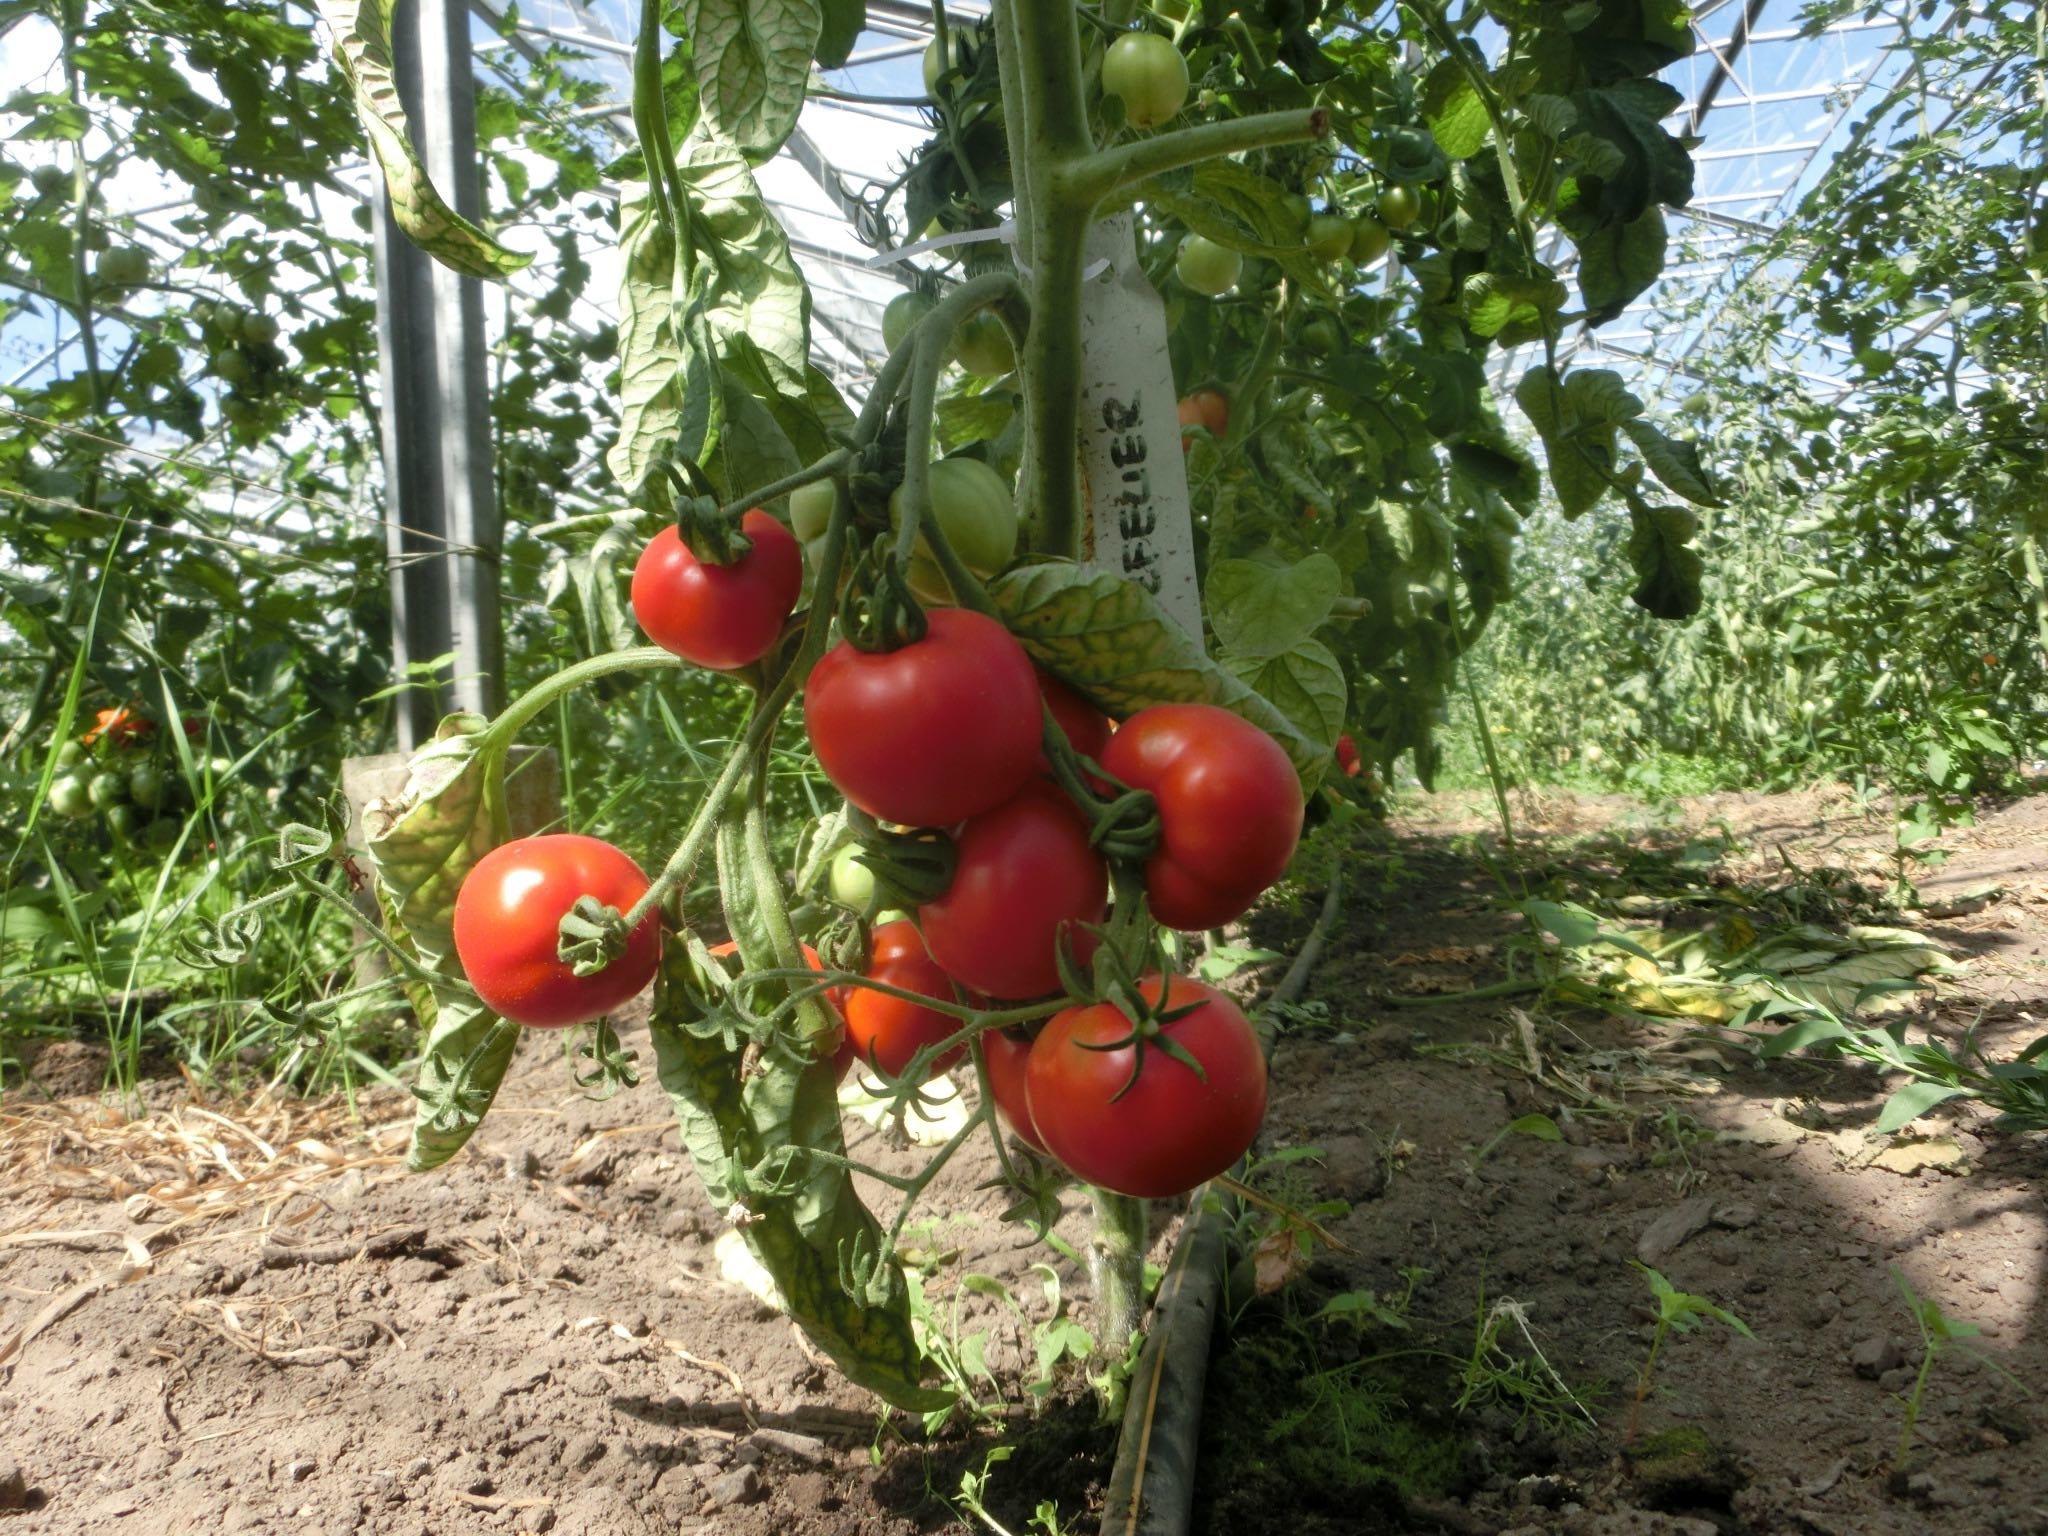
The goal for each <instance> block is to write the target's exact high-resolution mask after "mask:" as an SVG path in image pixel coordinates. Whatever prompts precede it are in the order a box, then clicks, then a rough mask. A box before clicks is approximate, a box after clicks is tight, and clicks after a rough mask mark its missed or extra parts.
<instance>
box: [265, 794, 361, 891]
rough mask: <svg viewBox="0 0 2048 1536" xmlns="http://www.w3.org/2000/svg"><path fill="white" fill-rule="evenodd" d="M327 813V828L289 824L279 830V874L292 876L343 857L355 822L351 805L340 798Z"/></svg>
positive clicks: (296, 823)
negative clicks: (321, 863)
mask: <svg viewBox="0 0 2048 1536" xmlns="http://www.w3.org/2000/svg"><path fill="white" fill-rule="evenodd" d="M326 810H327V817H328V824H327V825H326V826H320V827H315V826H310V825H308V824H307V823H306V822H303V821H288V822H286V823H285V824H284V825H283V826H281V827H279V828H278V829H277V858H276V860H275V861H274V862H275V864H276V867H277V868H278V870H279V871H281V872H285V873H289V872H290V871H292V870H295V869H305V868H307V867H308V866H310V865H313V864H318V863H320V862H321V861H322V860H325V859H331V858H336V857H339V855H340V853H341V848H342V843H343V840H344V839H345V838H346V837H347V836H348V828H349V822H350V819H351V813H350V811H349V808H348V801H347V800H346V799H344V798H343V797H342V796H340V795H336V796H334V797H333V798H332V799H330V800H329V801H328V802H327V805H326Z"/></svg>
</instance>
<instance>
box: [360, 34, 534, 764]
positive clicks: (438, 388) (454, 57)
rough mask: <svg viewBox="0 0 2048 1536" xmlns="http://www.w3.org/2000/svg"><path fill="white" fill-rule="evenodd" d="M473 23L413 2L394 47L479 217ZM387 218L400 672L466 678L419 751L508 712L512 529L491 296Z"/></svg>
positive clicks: (418, 738) (383, 246)
mask: <svg viewBox="0 0 2048 1536" xmlns="http://www.w3.org/2000/svg"><path fill="white" fill-rule="evenodd" d="M469 24H470V23H469V6H468V5H467V3H465V0H414V3H413V4H411V5H407V6H401V7H399V8H398V11H397V14H396V16H395V17H394V20H393V37H392V45H393V48H392V52H393V63H394V65H395V69H396V74H397V78H398V90H399V96H400V99H401V100H402V101H403V102H404V105H405V111H406V115H407V116H408V118H409V119H410V120H411V123H412V128H413V139H414V143H415V144H416V145H417V147H418V149H419V153H420V158H421V159H422V160H423V161H424V162H425V163H426V168H427V174H428V175H429V176H430V177H431V178H432V180H433V183H434V185H435V186H436V187H438V188H439V189H440V190H441V193H442V195H443V196H444V197H445V198H446V199H447V200H448V202H449V203H450V205H452V206H453V207H454V209H455V210H456V211H457V212H458V213H460V214H462V215H463V216H464V217H465V218H468V219H472V220H475V219H479V218H480V216H481V207H480V205H481V201H482V197H481V189H480V186H479V176H478V170H477V158H476V90H475V82H474V79H473V77H472V75H471V64H470V40H469ZM373 207H374V210H375V225H374V238H375V244H376V261H377V343H378V353H379V371H380V376H381V379H382V386H383V393H384V419H383V432H384V480H385V531H386V541H387V546H388V549H389V558H390V566H391V610H392V613H391V630H392V634H391V657H392V663H393V670H394V671H395V672H396V673H398V674H399V675H400V676H401V677H403V676H404V675H405V673H406V669H407V668H408V667H411V666H417V665H421V664H425V663H430V662H434V661H436V660H438V659H440V658H443V657H452V658H453V660H452V672H453V677H452V680H447V678H446V674H447V673H448V671H450V670H451V667H450V666H448V665H444V666H443V668H442V669H441V672H442V675H443V679H444V680H443V681H442V682H441V683H440V685H439V686H438V687H435V688H432V689H427V688H422V689H418V690H416V691H413V692H409V693H407V694H405V695H403V696H402V698H401V702H400V708H399V710H398V718H397V725H398V745H399V747H400V749H401V750H405V751H410V750H411V749H412V748H413V747H414V746H416V745H417V744H418V743H420V742H422V741H424V740H426V739H427V738H429V737H430V736H432V734H433V731H434V726H435V724H436V723H437V722H438V721H439V720H440V718H441V716H442V715H444V714H446V713H447V712H448V711H449V710H451V709H470V710H477V711H480V712H482V713H485V714H495V713H497V711H498V709H499V708H500V707H501V705H502V704H503V702H504V652H505V639H504V630H503V627H502V625H501V623H500V618H499V608H498V575H499V570H498V562H499V552H500V548H501V546H502V543H503V527H502V524H501V522H500V518H499V511H498V501H497V495H496V490H495V487H494V485H493V482H492V477H491V427H490V394H489V379H488V374H487V372H486V369H485V359H486V347H485V337H484V309H483V285H482V283H481V281H480V280H478V279H476V278H473V277H459V276H457V275H456V274H455V273H453V272H451V271H449V270H448V268H446V267H444V266H442V265H441V264H440V263H439V262H436V261H434V260H432V259H431V258H429V257H428V256H427V255H426V254H425V253H424V252H422V251H420V250H419V249H418V248H417V247H416V246H414V245H413V244H412V242H411V241H409V240H407V239H406V238H405V236H404V235H403V234H402V233H401V232H400V231H399V229H398V227H397V225H396V223H395V221H394V220H393V219H392V218H391V210H390V202H389V198H388V196H387V195H386V194H385V193H384V191H383V190H382V188H381V185H380V188H379V190H378V192H377V195H376V197H375V199H374V202H373Z"/></svg>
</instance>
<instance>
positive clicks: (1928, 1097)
mask: <svg viewBox="0 0 2048 1536" xmlns="http://www.w3.org/2000/svg"><path fill="white" fill-rule="evenodd" d="M1968 1092H1969V1090H1968V1089H1967V1088H1956V1087H1953V1086H1951V1085H1950V1084H1948V1083H1908V1084H1906V1086H1905V1087H1903V1088H1901V1089H1899V1090H1898V1092H1896V1093H1894V1094H1893V1095H1892V1096H1891V1097H1890V1098H1888V1099H1886V1100H1885V1101H1884V1108H1883V1109H1882V1110H1880V1111H1879V1112H1878V1116H1877V1126H1876V1130H1877V1132H1878V1134H1879V1135H1881V1136H1884V1135H1889V1134H1890V1133H1891V1132H1893V1131H1896V1130H1899V1129H1902V1128H1903V1127H1905V1126H1908V1125H1911V1124H1912V1123H1913V1122H1914V1121H1915V1120H1918V1119H1919V1118H1920V1117H1921V1116H1922V1115H1924V1114H1926V1113H1927V1112H1928V1111H1929V1110H1930V1109H1933V1108H1934V1107H1935V1106H1936V1105H1940V1104H1946V1103H1947V1102H1948V1101H1949V1100H1950V1099H1955V1098H1961V1097H1963V1096H1964V1095H1966V1094H1967V1093H1968Z"/></svg>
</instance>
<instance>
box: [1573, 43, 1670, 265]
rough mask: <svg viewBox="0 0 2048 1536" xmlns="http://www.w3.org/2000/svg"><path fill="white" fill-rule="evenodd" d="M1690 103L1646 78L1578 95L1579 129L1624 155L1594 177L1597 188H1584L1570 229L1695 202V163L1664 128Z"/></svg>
mask: <svg viewBox="0 0 2048 1536" xmlns="http://www.w3.org/2000/svg"><path fill="white" fill-rule="evenodd" d="M1684 100H1685V98H1684V97H1683V96H1682V95H1680V94H1679V92H1678V91H1677V90H1676V89H1674V88H1673V87H1671V86H1669V85H1666V84H1665V83H1664V82H1663V81H1661V80H1649V79H1640V78H1638V79H1628V80H1617V81H1615V82H1614V83H1613V84H1611V85H1607V86H1603V87H1601V88H1599V89H1597V90H1587V91H1578V92H1576V93H1574V94H1573V96H1572V98H1571V103H1572V107H1573V110H1575V111H1576V112H1577V113H1578V115H1579V126H1580V127H1581V128H1582V129H1583V130H1584V131H1586V132H1587V133H1589V134H1591V135H1593V136H1594V137H1596V138H1599V139H1603V140H1605V141H1606V142H1607V143H1608V144H1610V145H1612V146H1613V147H1614V148H1615V149H1617V150H1619V151H1620V152H1621V163H1620V164H1619V165H1618V166H1616V167H1615V168H1614V169H1613V170H1612V171H1610V172H1605V173H1603V174H1600V175H1597V176H1593V177H1591V178H1589V179H1590V180H1591V181H1592V182H1593V183H1594V185H1592V186H1590V187H1584V188H1583V189H1582V190H1583V193H1584V194H1585V195H1584V196H1583V197H1582V198H1581V200H1580V201H1579V202H1578V203H1577V204H1576V205H1575V206H1574V208H1573V210H1572V214H1571V216H1570V217H1569V218H1566V219H1565V227H1566V228H1567V229H1569V230H1571V231H1572V233H1573V234H1574V235H1577V234H1579V233H1581V231H1582V230H1583V229H1586V228H1590V227H1592V226H1593V225H1595V224H1606V223H1614V222H1623V223H1626V222H1629V221H1631V220H1635V219H1639V218H1641V217H1642V216H1643V214H1644V213H1645V212H1647V211H1648V210H1649V209H1650V208H1651V207H1652V206H1653V205H1655V204H1658V203H1662V204H1665V205H1666V206H1667V207H1673V208H1677V207H1682V206H1684V205H1685V204H1686V203H1687V202H1689V201H1690V200H1691V198H1692V158H1691V157H1690V156H1689V155H1687V154H1686V152H1685V146H1684V145H1682V144H1680V143H1679V142H1678V140H1677V139H1676V138H1674V137H1673V136H1672V135H1671V134H1670V133H1668V132H1666V131H1665V128H1664V119H1665V117H1666V116H1668V115H1669V114H1670V113H1671V112H1672V111H1673V110H1674V109H1675V108H1677V107H1679V106H1681V105H1682V104H1683V103H1684ZM1559 211H1560V215H1561V216H1562V215H1563V213H1564V210H1563V208H1562V207H1561V208H1560V210H1559Z"/></svg>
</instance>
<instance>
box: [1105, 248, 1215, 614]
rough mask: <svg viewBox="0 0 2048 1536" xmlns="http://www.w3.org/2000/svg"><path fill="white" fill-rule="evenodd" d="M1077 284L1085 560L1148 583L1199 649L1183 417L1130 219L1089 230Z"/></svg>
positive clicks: (1159, 311)
mask: <svg viewBox="0 0 2048 1536" xmlns="http://www.w3.org/2000/svg"><path fill="white" fill-rule="evenodd" d="M1087 260H1088V264H1089V265H1093V264H1095V263H1096V262H1107V263H1108V265H1107V266H1106V268H1105V269H1104V270H1103V271H1102V272H1101V273H1100V275H1098V276H1096V277H1094V278H1092V279H1090V280H1089V281H1087V282H1084V283H1083V284H1082V285H1081V476H1082V483H1083V487H1084V489H1085V491H1086V493H1087V496H1088V532H1089V543H1088V560H1089V563H1091V564H1092V565H1095V566H1097V567H1098V568H1100V569H1102V570H1108V571H1115V572H1116V573H1117V574H1118V575H1119V576H1127V577H1129V578H1130V579H1131V580H1133V581H1136V582H1138V583H1139V584H1141V585H1142V586H1144V587H1145V588H1146V589H1147V590H1148V591H1150V592H1151V593H1152V595H1153V596H1154V597H1156V598H1158V599H1159V604H1160V606H1161V607H1162V608H1164V609H1165V610H1166V613H1167V615H1168V616H1169V617H1170V618H1172V619H1173V621H1174V622H1175V623H1176V624H1178V625H1180V627H1181V628H1182V629H1184V630H1186V631H1187V632H1188V633H1189V634H1190V635H1192V636H1193V637H1194V641H1195V644H1196V645H1200V644H1201V643H1202V589H1201V585H1200V583H1199V582H1198V581H1197V579H1196V577H1195V530H1194V520H1193V518H1192V516H1191V515H1190V513H1189V510H1188V471H1187V462H1186V459H1185V457H1184V456H1183V455H1182V453H1181V449H1180V412H1179V408H1178V401H1177V397H1176V396H1175V395H1174V392H1173V367H1172V364H1171V363H1170V362H1169V361H1168V360H1167V352H1166V306H1165V304H1164V303H1163V302H1161V300H1160V297H1159V294H1158V293H1157V292H1156V291H1155V290H1154V289H1153V287H1152V284H1151V282H1150V281H1149V280H1148V279H1147V278H1146V276H1145V269H1144V268H1143V267H1142V266H1140V265H1139V264H1138V245H1137V239H1136V236H1135V235H1134V234H1133V232H1132V228H1131V216H1130V215H1129V214H1128V213H1120V214H1117V215H1116V216H1115V217H1114V218H1109V219H1104V220H1103V221H1102V222H1101V223H1099V224H1097V225H1096V226H1095V227H1094V228H1093V230H1091V231H1090V232H1089V237H1088V256H1087Z"/></svg>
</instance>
